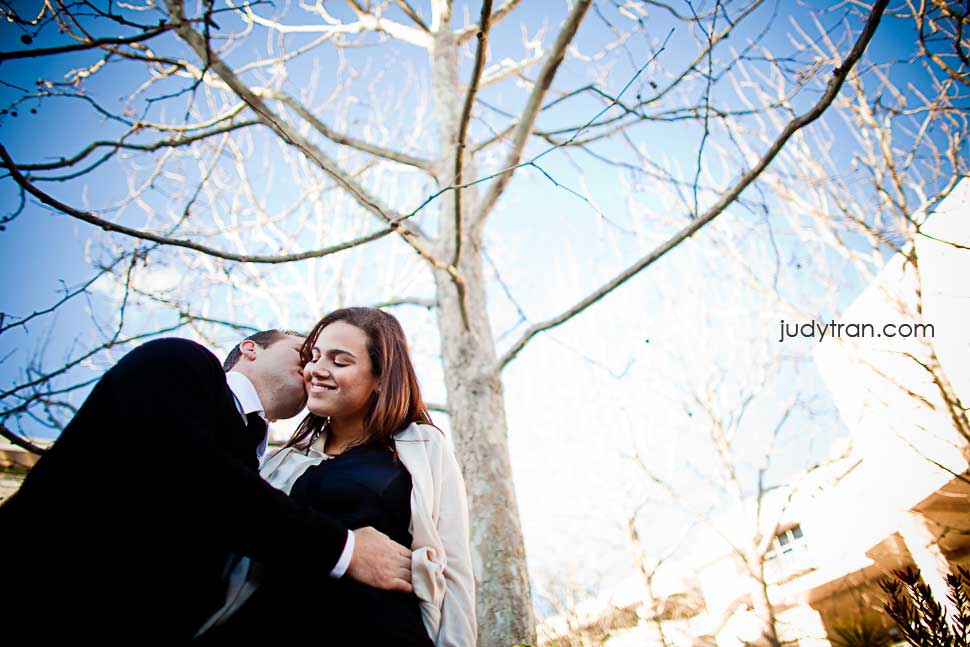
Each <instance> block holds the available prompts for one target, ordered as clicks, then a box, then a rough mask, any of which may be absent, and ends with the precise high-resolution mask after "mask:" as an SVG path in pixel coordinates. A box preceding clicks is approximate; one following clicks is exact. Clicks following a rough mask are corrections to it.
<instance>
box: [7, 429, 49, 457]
mask: <svg viewBox="0 0 970 647" xmlns="http://www.w3.org/2000/svg"><path fill="white" fill-rule="evenodd" d="M0 436H3V437H4V438H6V439H7V440H9V441H10V442H12V443H13V444H14V445H16V446H17V447H21V448H23V449H26V450H27V451H28V452H31V453H32V454H37V455H43V454H44V453H45V452H46V451H47V450H46V449H45V448H43V447H41V446H39V445H35V444H34V443H32V442H30V441H29V440H27V439H26V438H24V437H22V436H20V435H19V434H16V433H14V432H12V431H10V430H9V429H7V426H6V425H4V424H3V423H0Z"/></svg>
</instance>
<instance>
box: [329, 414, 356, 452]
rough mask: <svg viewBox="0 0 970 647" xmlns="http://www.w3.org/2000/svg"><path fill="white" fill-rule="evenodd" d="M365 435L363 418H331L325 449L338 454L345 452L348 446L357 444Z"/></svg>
mask: <svg viewBox="0 0 970 647" xmlns="http://www.w3.org/2000/svg"><path fill="white" fill-rule="evenodd" d="M363 437H364V421H363V419H361V418H356V419H352V420H347V419H343V420H336V419H334V418H331V419H330V424H329V425H327V443H326V445H325V446H324V448H323V451H324V452H326V453H327V454H328V455H331V456H336V455H338V454H342V453H344V452H345V451H346V450H347V448H348V447H350V446H351V445H354V444H356V443H357V442H359V441H360V440H361V439H362V438H363Z"/></svg>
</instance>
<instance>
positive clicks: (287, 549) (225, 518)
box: [104, 339, 410, 588]
mask: <svg viewBox="0 0 970 647" xmlns="http://www.w3.org/2000/svg"><path fill="white" fill-rule="evenodd" d="M104 379H105V380H108V379H110V380H111V385H112V387H113V388H110V389H108V392H109V393H111V394H113V398H112V402H110V403H109V407H110V409H111V415H112V416H113V419H114V422H115V423H116V424H117V428H118V429H125V430H127V433H128V434H131V435H132V438H131V443H132V444H133V445H135V448H136V452H137V450H138V449H142V451H143V452H144V453H143V454H142V455H143V456H145V459H144V461H143V463H142V464H141V466H140V467H142V468H143V469H147V470H157V473H155V474H151V475H149V476H148V477H147V478H144V479H142V480H143V481H145V482H146V483H147V484H148V485H147V489H148V492H146V493H145V494H147V495H148V497H149V499H150V500H151V499H153V500H155V501H157V502H158V504H159V505H163V506H172V507H173V508H178V506H181V508H180V509H178V515H179V517H180V518H181V519H185V521H186V523H187V525H191V524H193V523H195V522H198V523H200V524H201V525H202V527H203V528H206V529H208V530H209V531H211V532H214V533H217V535H219V536H221V537H224V538H225V540H226V542H227V545H228V546H229V547H231V548H232V549H233V550H235V551H237V552H239V553H241V554H248V555H250V556H252V557H253V558H255V559H259V560H261V561H264V562H266V563H274V564H281V565H283V566H288V567H294V568H303V569H306V568H314V569H320V570H322V571H323V573H325V574H327V573H330V572H331V570H332V569H333V568H334V566H335V565H336V564H337V562H338V560H339V558H340V556H341V554H342V553H343V551H344V549H345V544H346V543H347V537H348V533H347V529H346V528H345V527H344V526H343V525H341V524H340V523H338V522H336V521H335V520H333V519H331V518H330V517H328V516H326V515H323V514H319V513H316V512H314V511H312V510H310V509H308V508H306V507H305V506H302V505H299V504H297V503H296V502H295V501H293V500H292V499H290V498H289V497H288V496H287V495H285V494H284V493H283V492H280V491H279V490H277V489H275V488H273V487H272V486H270V485H269V484H268V483H266V482H265V481H263V479H262V478H260V476H259V474H258V473H257V472H256V471H255V470H254V469H252V468H251V467H250V466H247V465H246V464H245V463H244V462H243V461H242V460H240V459H239V458H238V457H236V456H233V455H232V454H231V453H230V452H229V451H226V449H225V443H224V440H225V438H226V434H228V433H232V432H234V431H238V425H239V423H238V422H236V421H237V420H238V413H237V412H236V410H235V403H234V401H233V399H232V395H231V393H230V391H229V389H228V388H227V387H226V384H225V375H224V373H223V371H222V367H221V366H220V364H219V362H218V360H217V359H216V358H215V356H214V355H212V354H211V353H209V352H208V351H207V350H205V349H204V348H203V347H201V346H199V345H198V344H195V343H193V342H190V341H187V340H176V339H170V340H158V341H155V342H149V343H148V344H145V345H144V346H142V347H140V348H138V349H136V350H134V351H132V352H131V353H129V354H128V355H127V356H125V358H123V359H122V360H121V362H119V363H118V365H117V366H116V367H115V368H113V369H112V370H111V371H109V372H108V373H107V374H106V375H105V378H104ZM173 451H174V452H176V454H175V455H176V457H177V458H176V460H175V461H172V460H171V459H170V456H171V455H172V452H173ZM152 452H153V453H154V455H152V454H151V453H152ZM377 535H380V533H377V532H376V531H372V532H371V533H364V537H363V540H362V541H361V537H360V536H359V535H357V536H356V539H357V541H355V544H356V545H355V547H354V550H353V556H352V558H351V564H350V568H349V569H348V574H349V575H350V576H351V577H354V578H355V579H359V580H360V581H362V582H365V583H367V584H370V585H372V586H376V587H379V588H395V587H398V586H400V583H399V582H397V580H398V578H399V575H400V573H401V570H402V569H403V567H404V566H405V564H404V560H403V559H402V558H401V551H402V550H406V549H404V547H402V546H400V545H398V544H396V543H395V542H393V541H391V540H390V539H389V538H387V537H385V536H383V535H380V536H377ZM308 550H310V551H312V556H311V557H310V558H309V559H308V554H307V551H308ZM408 555H410V553H408ZM409 572H410V569H409V568H408V573H409Z"/></svg>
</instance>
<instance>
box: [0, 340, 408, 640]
mask: <svg viewBox="0 0 970 647" xmlns="http://www.w3.org/2000/svg"><path fill="white" fill-rule="evenodd" d="M254 337H255V336H254ZM301 343H302V338H300V337H297V336H294V335H286V334H282V333H279V332H277V331H267V333H264V334H263V335H262V336H260V337H259V339H253V338H251V339H248V340H246V341H244V342H242V343H241V344H240V346H239V349H238V350H239V356H240V357H239V358H238V361H237V362H236V364H235V365H234V366H233V367H232V368H233V370H232V371H230V373H229V374H228V375H229V377H228V379H229V380H232V381H233V382H234V383H235V387H234V388H230V385H229V384H228V383H227V374H226V373H224V372H223V370H222V367H221V366H220V364H219V362H218V360H217V359H216V358H215V357H214V356H213V355H212V354H211V353H210V352H209V351H207V350H206V349H204V348H203V347H202V346H199V345H198V344H195V343H193V342H190V341H187V340H182V339H163V340H158V341H153V342H149V343H147V344H145V345H143V346H141V347H140V348H137V349H135V350H134V351H132V352H131V353H129V354H128V355H126V356H125V357H123V358H122V359H121V361H119V362H118V364H117V365H116V366H114V367H113V368H112V369H110V370H109V371H108V372H107V373H105V375H104V376H103V377H102V378H101V379H100V380H99V382H98V384H97V385H95V387H94V389H93V390H92V391H91V394H90V395H89V396H88V398H87V400H86V401H85V402H84V404H83V405H82V406H81V408H80V409H79V410H78V412H77V414H76V415H75V416H74V419H73V420H72V421H71V422H70V423H69V424H68V425H67V427H66V428H65V429H64V432H63V433H62V434H61V436H60V438H59V439H58V440H57V442H56V443H54V445H53V446H52V447H51V449H50V450H49V451H48V452H47V453H46V454H45V455H44V456H43V457H42V458H41V459H40V460H39V461H38V462H37V464H36V465H35V466H34V468H33V470H31V472H30V474H29V475H28V476H27V478H26V480H25V481H24V483H23V485H22V487H21V489H20V491H19V492H17V494H15V495H14V496H12V497H11V498H10V499H8V500H7V501H6V502H5V503H4V505H2V506H0V537H3V544H4V547H3V554H4V559H5V562H6V563H5V566H4V569H5V571H4V587H3V589H4V591H3V593H2V595H3V597H5V598H7V599H6V600H4V601H3V603H2V607H0V608H3V610H4V618H5V620H4V624H5V634H4V637H5V638H7V637H18V636H22V637H25V638H30V639H31V640H32V641H34V642H37V643H38V644H42V643H43V642H44V641H43V639H45V638H50V639H61V640H64V639H75V640H76V639H78V638H82V637H83V638H88V637H91V638H94V639H96V640H97V641H98V642H102V643H115V642H126V643H132V644H140V643H144V642H151V643H160V644H171V643H177V642H183V641H186V640H188V639H189V638H190V637H191V636H192V635H193V634H194V633H195V631H196V630H197V629H198V628H199V627H200V626H201V624H202V623H203V621H204V620H205V619H206V617H207V616H208V615H209V614H210V613H212V612H213V611H215V610H216V609H217V608H218V607H219V606H220V605H221V604H222V602H223V596H224V593H225V583H224V579H223V578H224V575H225V569H226V567H227V565H228V564H230V563H231V562H230V556H231V555H232V554H236V555H248V556H251V557H253V558H254V559H258V560H260V561H262V562H265V563H267V564H280V565H282V566H285V567H288V568H302V569H307V570H311V571H312V570H318V571H321V572H324V573H327V574H330V575H332V576H340V575H341V574H342V572H343V570H346V575H345V576H349V577H354V578H355V579H358V580H360V581H362V582H364V583H367V584H370V585H372V586H378V587H380V588H387V589H392V590H402V591H408V590H410V584H409V579H410V552H409V551H408V550H407V549H406V548H404V547H403V546H400V545H398V544H395V543H394V542H392V541H390V540H389V539H388V538H387V537H385V536H384V535H382V534H380V533H378V532H377V531H375V530H373V529H363V530H358V531H355V532H353V533H350V532H348V531H347V529H346V528H344V527H343V526H341V525H340V524H338V523H336V522H335V521H333V520H331V519H328V518H326V517H324V516H321V515H318V514H315V513H313V512H312V511H310V510H307V509H304V508H302V507H300V506H298V505H296V504H295V503H294V502H293V501H291V500H290V499H289V498H288V497H287V496H285V495H284V494H283V493H282V492H279V491H277V490H275V489H274V488H272V487H270V486H269V485H268V484H266V483H265V482H264V481H263V480H262V479H261V478H260V477H259V475H258V473H257V471H256V467H257V452H258V451H259V448H260V447H261V446H263V443H264V442H265V433H266V426H265V420H263V418H265V419H274V418H276V417H284V416H292V415H295V414H296V413H297V412H298V411H299V410H300V409H301V408H302V406H303V402H304V399H305V394H304V393H303V381H302V378H301V377H300V376H299V371H300V368H301V366H302V361H301V358H300V353H299V347H300V345H301ZM234 373H235V374H236V375H235V376H234V375H233V374H234ZM247 383H248V387H249V388H248V389H247ZM237 392H238V395H237ZM252 396H255V398H253V397H252ZM260 411H262V415H260ZM247 414H249V415H247ZM247 423H248V424H247ZM305 546H313V547H314V555H315V556H316V557H315V559H314V560H312V561H311V560H307V559H306V551H305V550H303V548H304V547H305ZM335 620H338V619H335ZM7 629H9V632H8V631H7Z"/></svg>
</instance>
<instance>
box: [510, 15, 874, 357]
mask: <svg viewBox="0 0 970 647" xmlns="http://www.w3.org/2000/svg"><path fill="white" fill-rule="evenodd" d="M888 1H889V0H877V2H876V3H875V4H874V5H873V9H872V12H871V13H870V14H869V18H868V19H867V21H866V25H865V27H864V28H863V30H862V32H861V33H860V35H859V38H858V39H857V40H856V42H855V45H854V46H853V47H852V50H851V51H850V52H849V54H848V56H846V58H845V60H844V62H843V63H842V65H840V66H839V67H837V68H836V69H835V70H834V72H833V73H832V79H831V80H830V81H829V83H828V87H827V88H826V90H825V93H824V94H823V95H822V97H821V99H819V101H818V102H817V103H816V104H815V105H814V106H813V107H812V108H811V109H810V110H808V111H807V112H805V113H804V114H802V115H800V116H798V117H796V118H795V119H792V120H791V121H789V122H788V124H787V125H786V126H785V128H784V130H783V131H782V132H781V134H780V135H779V136H778V137H777V138H776V139H775V141H774V142H773V143H772V145H771V147H770V148H769V149H768V151H767V152H766V153H765V154H764V155H763V156H762V157H761V159H760V160H758V162H757V164H755V166H754V167H753V168H751V169H750V170H749V171H748V172H747V173H745V174H744V175H743V176H742V177H741V178H740V180H739V181H738V182H737V183H736V184H735V185H734V186H733V187H732V188H731V189H730V190H729V191H727V192H726V193H725V194H724V195H722V196H721V198H720V199H719V200H718V201H717V202H716V203H715V204H714V205H712V206H711V207H710V208H708V209H707V211H705V212H704V214H703V215H702V216H700V217H698V218H697V219H696V220H693V221H692V222H691V223H690V224H688V225H687V226H685V227H684V228H683V229H681V230H680V231H679V232H677V233H676V234H674V236H672V237H671V238H670V239H669V240H667V242H665V243H664V244H662V245H661V246H660V247H658V248H656V249H655V250H653V251H652V252H650V253H649V254H647V255H646V256H644V257H643V258H641V259H640V260H638V261H637V262H636V263H634V264H633V265H631V266H630V267H629V268H627V269H626V270H624V271H623V272H622V273H620V274H619V275H617V276H616V277H614V278H613V279H611V280H610V281H608V282H607V283H605V284H604V285H603V286H601V287H600V288H598V289H597V290H596V291H594V292H593V293H591V294H589V295H588V296H586V297H585V298H584V299H582V300H581V301H579V302H578V303H577V304H575V305H574V306H573V307H571V308H569V309H568V310H566V311H565V312H563V313H562V314H559V315H557V316H555V317H553V318H551V319H547V320H546V321H542V322H540V323H537V324H535V325H533V326H531V327H530V328H529V329H528V330H526V331H525V333H524V334H523V335H522V336H521V337H520V338H519V339H518V341H516V342H515V343H514V344H512V346H511V347H510V348H509V350H508V351H506V353H505V354H504V355H503V356H502V357H501V358H500V359H499V361H498V369H499V370H501V369H502V368H504V367H505V366H506V365H507V364H508V363H509V362H510V361H512V360H513V359H514V358H515V357H516V355H518V354H519V353H520V352H521V351H522V349H523V348H524V347H525V345H526V344H527V343H528V342H529V341H530V340H531V339H532V338H533V337H535V336H536V335H538V334H539V333H541V332H544V331H546V330H550V329H552V328H555V327H556V326H559V325H561V324H563V323H565V322H566V321H569V320H570V319H571V318H573V317H574V316H576V315H577V314H579V313H580V312H582V311H584V310H586V309H587V308H588V307H590V306H591V305H593V304H594V303H596V302H598V301H600V300H601V299H602V298H603V297H605V296H606V295H607V294H609V293H610V292H612V291H613V290H615V289H616V288H618V287H619V286H621V285H623V284H624V283H626V282H627V281H628V280H630V279H631V278H633V277H634V276H636V275H637V274H638V273H639V272H640V271H641V270H643V269H644V268H646V267H648V266H649V265H651V264H652V263H654V262H655V261H656V260H657V259H659V258H661V257H662V256H663V255H664V254H666V253H667V252H669V251H670V250H671V249H673V248H674V247H676V246H677V245H679V244H680V243H682V242H683V241H685V240H686V239H687V238H690V237H691V236H693V235H694V234H695V233H697V232H698V231H699V230H700V229H701V228H702V227H704V226H705V225H707V224H708V223H710V222H711V221H712V220H714V219H715V218H716V217H717V216H719V215H720V214H721V213H723V212H724V210H725V209H726V208H727V207H728V206H729V205H730V204H731V203H733V202H734V201H735V200H736V199H737V198H738V196H739V195H740V194H741V192H742V191H744V189H745V188H747V187H748V186H749V185H750V184H751V183H752V182H754V180H755V179H757V177H758V176H759V175H760V174H761V173H762V172H763V171H764V170H765V168H767V166H768V164H770V163H771V161H772V160H773V159H774V158H775V156H777V155H778V153H779V152H781V150H782V148H784V146H785V143H786V142H787V141H788V140H789V139H790V138H791V136H792V135H794V134H795V133H796V132H798V131H799V130H801V129H802V128H804V127H805V126H807V125H808V124H810V123H812V122H813V121H815V120H816V119H818V118H819V117H820V116H822V113H823V112H825V110H826V109H827V108H828V107H829V106H830V105H831V104H832V102H833V101H834V100H835V97H836V96H838V93H839V91H840V90H841V88H842V85H843V83H844V82H845V79H846V76H848V74H849V72H850V71H851V70H852V68H853V67H854V66H855V64H856V63H857V62H858V61H859V59H860V58H861V57H862V54H863V52H865V50H866V47H867V46H868V45H869V41H871V40H872V36H873V34H874V33H875V31H876V28H877V27H878V26H879V21H880V19H881V18H882V14H883V12H884V11H885V9H886V5H887V4H888Z"/></svg>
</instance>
